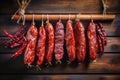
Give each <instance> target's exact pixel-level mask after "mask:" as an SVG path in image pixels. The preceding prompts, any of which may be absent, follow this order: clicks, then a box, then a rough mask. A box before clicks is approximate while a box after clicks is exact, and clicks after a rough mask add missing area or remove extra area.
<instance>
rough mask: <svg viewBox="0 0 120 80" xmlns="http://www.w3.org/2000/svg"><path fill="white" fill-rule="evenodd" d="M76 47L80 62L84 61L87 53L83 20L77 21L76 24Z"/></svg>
mask: <svg viewBox="0 0 120 80" xmlns="http://www.w3.org/2000/svg"><path fill="white" fill-rule="evenodd" d="M74 36H75V48H76V56H77V60H78V62H79V63H80V62H84V60H85V55H86V39H85V29H84V26H83V24H82V22H81V21H79V20H78V21H77V22H76V24H75V26H74Z"/></svg>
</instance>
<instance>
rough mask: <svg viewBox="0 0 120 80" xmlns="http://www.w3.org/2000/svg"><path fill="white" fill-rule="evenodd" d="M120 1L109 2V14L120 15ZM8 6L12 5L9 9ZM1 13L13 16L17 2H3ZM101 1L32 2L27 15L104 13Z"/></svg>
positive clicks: (12, 0)
mask: <svg viewBox="0 0 120 80" xmlns="http://www.w3.org/2000/svg"><path fill="white" fill-rule="evenodd" d="M119 3H120V0H115V1H114V0H107V5H108V6H109V7H108V8H107V13H120V5H119ZM8 5H10V6H9V7H8ZM0 8H1V11H0V13H2V14H11V13H12V14H13V13H14V12H15V11H16V10H17V9H18V8H19V6H18V4H17V0H9V1H7V0H1V2H0ZM102 11H103V6H102V1H101V0H52V1H50V0H31V3H30V4H29V6H28V7H27V9H26V13H61V14H62V13H102Z"/></svg>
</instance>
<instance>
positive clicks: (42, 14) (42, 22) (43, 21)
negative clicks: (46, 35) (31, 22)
mask: <svg viewBox="0 0 120 80" xmlns="http://www.w3.org/2000/svg"><path fill="white" fill-rule="evenodd" d="M43 25H44V21H43V14H42V24H41V26H43Z"/></svg>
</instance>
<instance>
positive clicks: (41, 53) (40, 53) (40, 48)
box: [36, 18, 46, 69]
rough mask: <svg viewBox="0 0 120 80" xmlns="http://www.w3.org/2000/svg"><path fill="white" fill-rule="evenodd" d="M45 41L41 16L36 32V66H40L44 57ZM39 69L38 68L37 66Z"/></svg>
mask: <svg viewBox="0 0 120 80" xmlns="http://www.w3.org/2000/svg"><path fill="white" fill-rule="evenodd" d="M45 42H46V32H45V28H44V24H43V18H42V24H41V27H40V28H39V33H38V43H37V48H36V55H37V63H36V64H37V67H38V66H41V65H42V64H43V61H44V57H45ZM38 69H40V68H38Z"/></svg>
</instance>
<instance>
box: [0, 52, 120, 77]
mask: <svg viewBox="0 0 120 80" xmlns="http://www.w3.org/2000/svg"><path fill="white" fill-rule="evenodd" d="M10 56H11V55H10V54H0V65H1V66H0V74H2V73H4V74H5V73H6V74H7V73H10V74H12V73H16V74H39V75H42V74H44V75H45V74H86V73H93V74H94V73H95V74H96V73H104V74H105V73H106V74H107V73H112V74H114V73H120V67H119V66H120V63H119V62H120V53H118V54H117V53H116V54H115V53H109V54H104V55H103V56H102V57H98V58H97V62H96V63H94V62H90V63H87V62H86V63H82V64H79V65H78V64H77V63H76V62H73V63H71V64H67V63H66V61H65V60H64V62H63V63H62V64H55V63H54V61H53V62H52V63H53V65H52V66H49V67H46V66H45V65H43V66H42V67H41V68H42V70H41V71H38V70H36V68H35V67H33V68H30V69H27V67H26V66H25V65H24V62H23V55H21V56H19V57H18V58H16V59H10ZM34 65H35V63H34Z"/></svg>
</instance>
